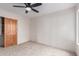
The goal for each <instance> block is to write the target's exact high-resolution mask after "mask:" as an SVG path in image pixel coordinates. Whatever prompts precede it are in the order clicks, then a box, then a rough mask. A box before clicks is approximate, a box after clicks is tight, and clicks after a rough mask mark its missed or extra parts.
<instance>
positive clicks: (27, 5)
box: [13, 3, 42, 13]
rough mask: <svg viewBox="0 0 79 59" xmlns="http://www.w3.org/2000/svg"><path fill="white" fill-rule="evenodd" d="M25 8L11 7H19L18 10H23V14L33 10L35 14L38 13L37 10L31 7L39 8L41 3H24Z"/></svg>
mask: <svg viewBox="0 0 79 59" xmlns="http://www.w3.org/2000/svg"><path fill="white" fill-rule="evenodd" d="M24 5H25V6H17V5H13V7H19V8H25V13H28V12H29V11H31V10H33V11H34V12H36V13H39V11H38V10H36V9H34V8H33V7H38V6H41V5H42V3H35V4H32V3H24Z"/></svg>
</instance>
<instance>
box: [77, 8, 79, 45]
mask: <svg viewBox="0 0 79 59" xmlns="http://www.w3.org/2000/svg"><path fill="white" fill-rule="evenodd" d="M78 12H79V9H78V10H77V11H76V44H77V45H79V42H78V39H79V38H78Z"/></svg>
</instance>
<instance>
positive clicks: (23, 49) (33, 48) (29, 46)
mask: <svg viewBox="0 0 79 59" xmlns="http://www.w3.org/2000/svg"><path fill="white" fill-rule="evenodd" d="M72 55H73V54H72V53H69V52H67V51H64V50H60V49H56V48H52V47H48V46H46V45H42V44H39V43H34V42H27V43H23V44H21V45H18V46H11V47H8V48H2V47H0V56H72Z"/></svg>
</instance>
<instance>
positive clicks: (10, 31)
mask: <svg viewBox="0 0 79 59" xmlns="http://www.w3.org/2000/svg"><path fill="white" fill-rule="evenodd" d="M15 44H17V21H16V20H13V19H10V18H4V47H8V46H11V45H15Z"/></svg>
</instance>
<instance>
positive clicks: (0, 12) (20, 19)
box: [0, 9, 29, 44]
mask: <svg viewBox="0 0 79 59" xmlns="http://www.w3.org/2000/svg"><path fill="white" fill-rule="evenodd" d="M0 16H3V17H8V18H13V19H16V20H17V43H18V44H21V43H24V42H27V41H28V40H29V18H28V17H25V16H22V15H19V14H15V13H12V12H9V11H7V10H4V9H0Z"/></svg>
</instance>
